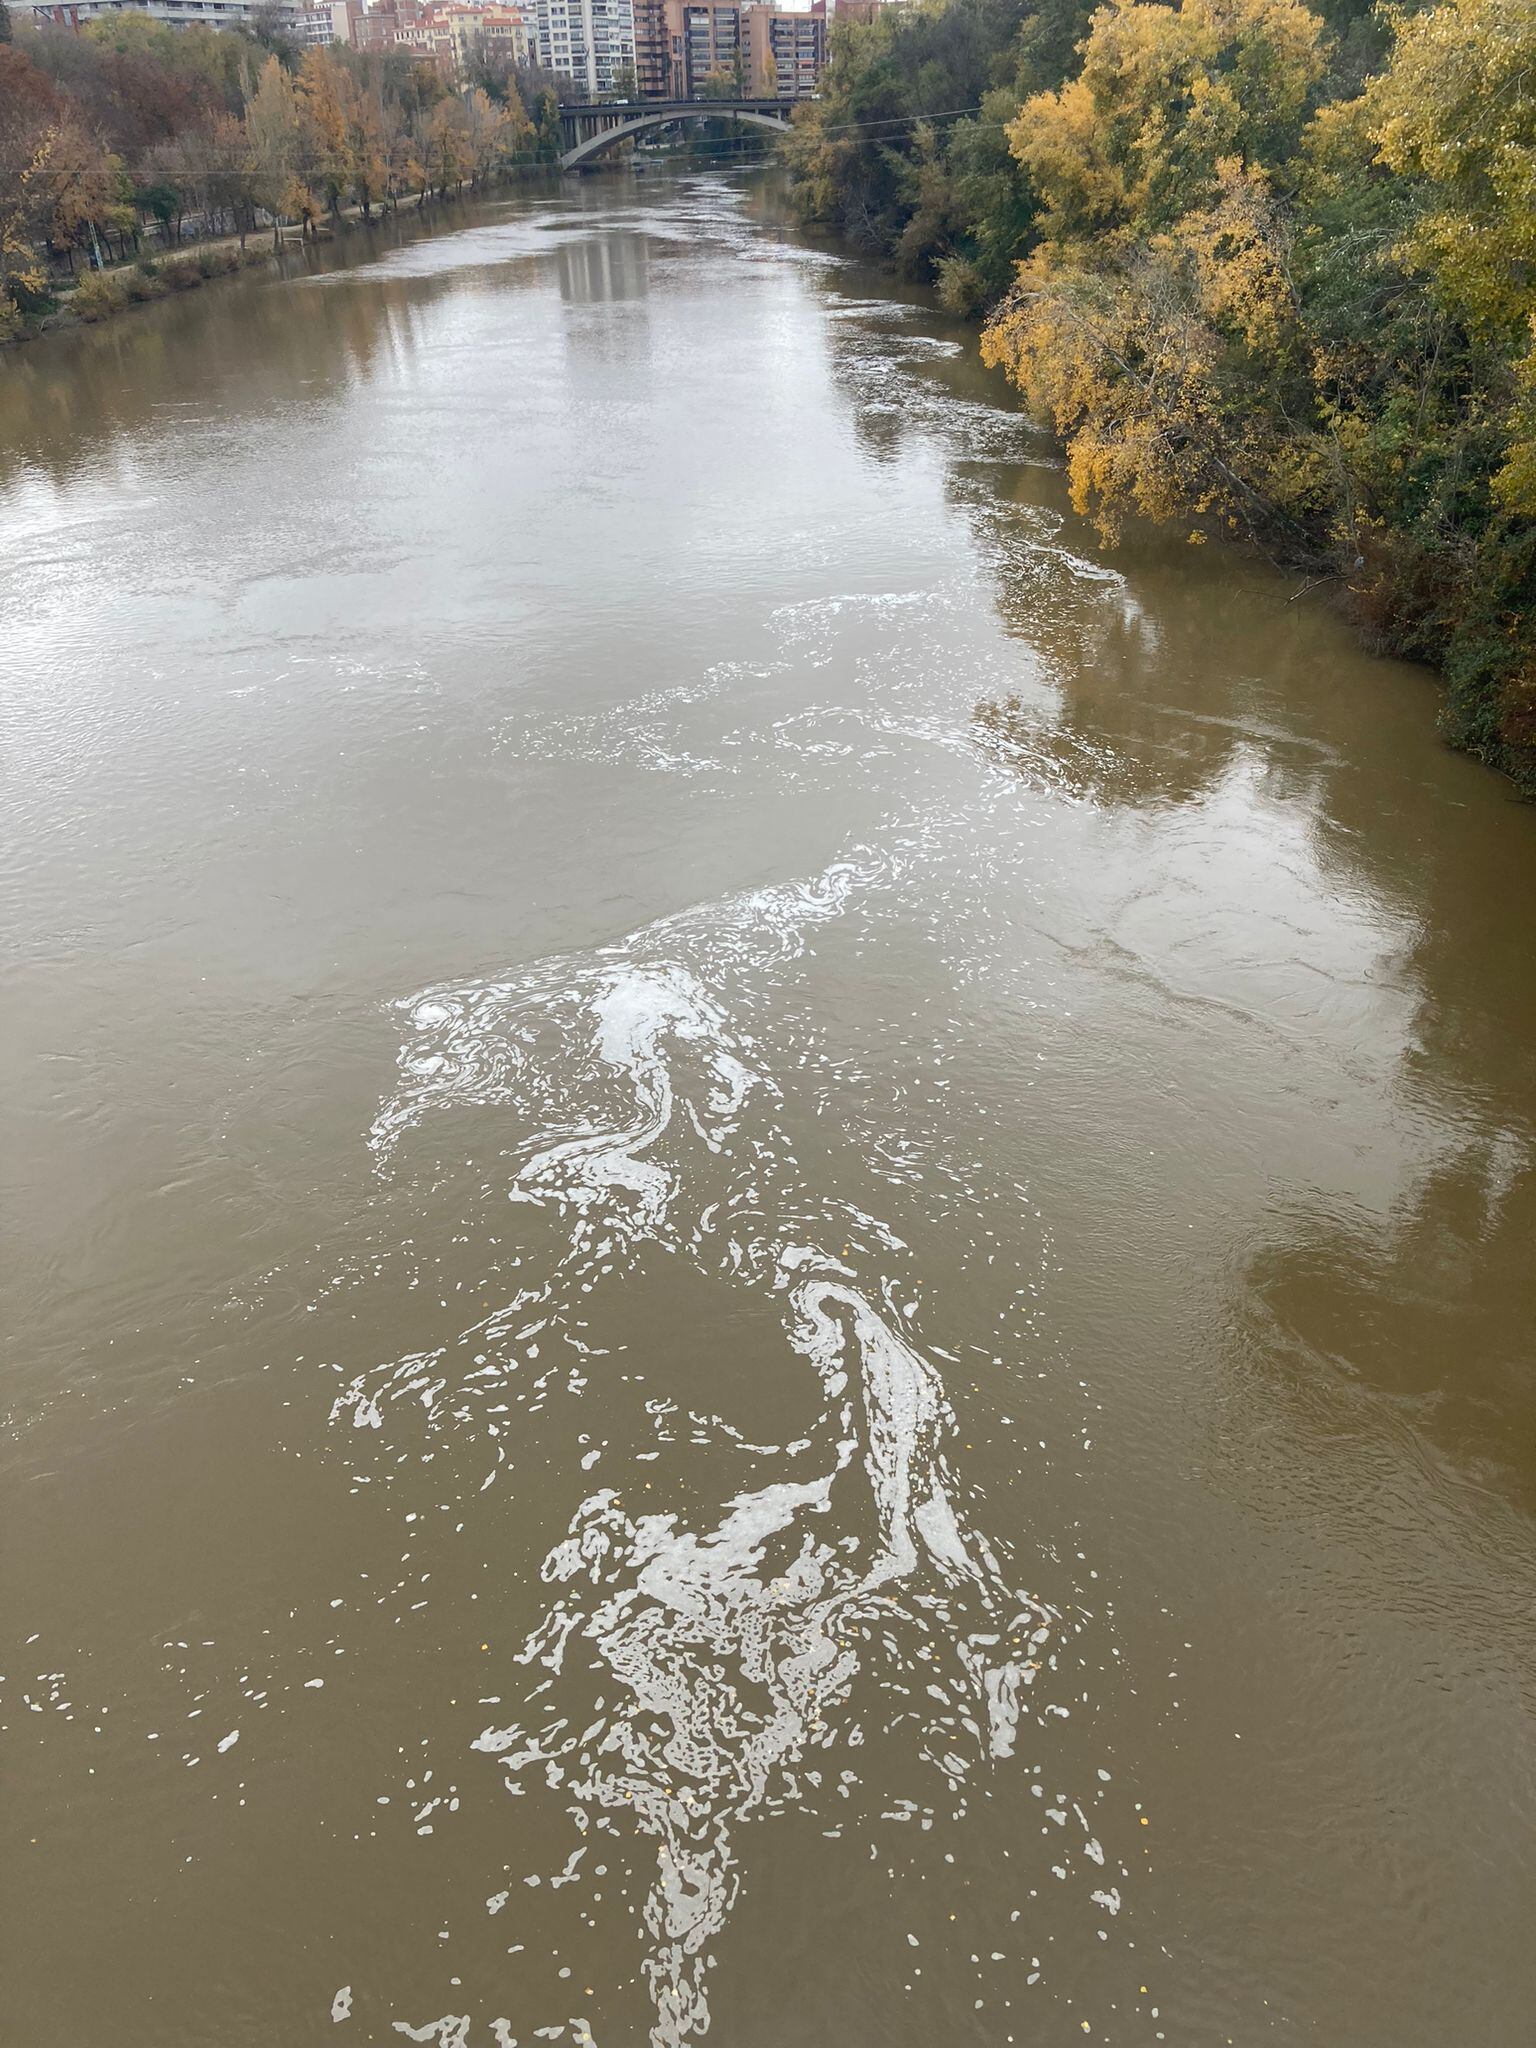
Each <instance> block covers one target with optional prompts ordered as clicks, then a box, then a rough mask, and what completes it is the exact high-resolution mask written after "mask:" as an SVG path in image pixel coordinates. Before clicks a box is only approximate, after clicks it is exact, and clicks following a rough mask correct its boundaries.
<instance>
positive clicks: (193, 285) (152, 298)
mask: <svg viewBox="0 0 1536 2048" xmlns="http://www.w3.org/2000/svg"><path fill="white" fill-rule="evenodd" d="M548 175H549V167H548V165H545V164H529V165H521V164H520V165H514V166H510V167H509V168H508V169H507V170H506V171H505V172H504V173H503V174H502V175H501V177H499V178H498V179H497V180H496V183H498V184H511V183H513V182H518V181H521V180H522V179H525V178H527V177H529V176H546V177H547V176H548ZM484 196H485V195H484V192H483V190H478V189H475V188H471V189H469V190H467V191H465V192H462V193H457V192H437V193H426V192H411V193H407V194H406V195H405V196H404V197H403V198H401V199H399V200H396V201H393V202H391V203H390V204H389V205H387V206H375V207H373V208H372V209H371V210H370V211H369V212H368V213H366V214H365V213H364V212H363V209H362V208H361V207H360V206H348V207H343V208H342V209H341V211H340V212H339V213H336V214H332V215H330V216H329V217H328V218H327V219H325V220H324V221H321V222H319V223H317V224H316V225H315V226H314V227H312V228H310V229H304V230H301V229H298V228H295V227H291V226H284V227H280V228H279V229H278V230H277V233H276V235H275V236H274V234H273V231H272V230H271V229H270V228H263V229H260V230H256V231H253V232H252V233H249V234H246V235H220V236H217V237H213V238H210V239H209V240H208V241H206V242H198V243H196V244H194V245H193V246H192V247H190V248H188V249H185V250H178V251H176V252H174V253H172V254H167V255H163V256H162V255H156V254H154V253H153V252H148V253H146V254H144V255H142V256H140V257H138V258H136V259H135V260H134V261H133V262H131V263H115V264H111V265H108V266H106V267H104V268H103V269H101V270H93V271H90V272H88V273H87V275H86V276H84V277H83V278H82V279H81V280H80V282H79V283H78V284H77V285H75V286H74V287H73V288H72V289H70V290H68V291H64V292H60V293H59V294H58V295H57V298H56V300H55V302H54V304H53V305H51V306H50V307H49V308H48V310H47V311H46V312H43V313H40V314H38V315H36V316H35V317H30V316H23V324H22V325H21V326H20V327H18V328H17V329H16V330H15V331H13V332H11V333H4V332H0V348H6V347H18V346H20V344H22V343H23V342H28V341H37V340H41V339H42V338H43V337H44V336H46V335H50V334H59V333H68V332H70V331H71V330H73V329H74V328H77V327H95V326H99V325H101V323H102V322H103V321H107V320H114V319H116V318H117V317H118V316H119V315H121V314H123V313H129V312H132V311H133V310H134V309H135V308H136V307H139V306H150V305H154V304H155V303H156V302H157V301H159V300H161V299H165V298H171V297H174V296H175V295H176V294H177V293H179V292H188V291H196V290H198V289H199V288H200V287H201V286H202V285H205V284H210V283H213V282H215V281H216V280H217V279H219V278H225V277H235V276H239V275H241V274H242V273H244V272H246V271H250V270H260V269H263V268H265V267H266V266H268V265H269V264H271V263H272V262H274V261H275V260H276V258H277V256H278V254H279V252H280V250H281V249H282V248H283V247H286V246H291V245H293V244H297V243H301V242H303V243H310V244H313V243H316V242H326V241H333V240H335V239H336V238H337V236H338V235H348V234H351V233H354V232H355V231H357V230H359V229H368V228H376V227H379V226H382V225H384V224H385V223H388V222H392V221H396V220H398V219H400V218H401V216H402V215H408V214H418V213H422V212H424V211H425V210H426V209H427V208H429V207H436V206H440V205H460V204H463V203H464V202H465V201H466V200H469V199H472V198H483V197H484Z"/></svg>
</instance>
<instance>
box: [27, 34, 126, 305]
mask: <svg viewBox="0 0 1536 2048" xmlns="http://www.w3.org/2000/svg"><path fill="white" fill-rule="evenodd" d="M125 197H126V195H125V192H124V189H123V179H122V173H121V166H120V165H119V164H118V163H117V161H116V159H115V158H113V157H112V156H111V155H110V154H109V152H108V151H107V150H105V149H104V148H103V147H102V145H101V143H100V141H99V139H98V138H97V137H96V136H94V135H93V134H91V133H90V131H89V130H88V129H87V128H86V127H85V125H84V123H83V122H82V121H81V120H80V119H79V117H78V116H77V115H76V114H75V113H74V112H73V111H72V110H71V109H70V108H69V106H68V105H67V104H66V103H65V102H64V101H63V100H62V99H61V98H60V96H59V94H58V93H57V92H56V91H55V90H54V88H53V86H52V85H51V84H50V82H49V81H48V79H47V78H45V77H44V76H43V74H42V72H41V71H39V69H38V68H37V66H36V65H35V64H33V63H32V61H31V59H30V58H29V57H28V56H27V55H26V54H25V52H23V51H22V50H21V49H19V48H18V47H17V45H16V44H15V43H14V42H11V43H0V333H4V332H6V331H8V330H12V329H14V327H15V325H16V319H17V314H18V310H19V309H22V308H25V307H26V306H28V305H29V304H31V303H32V302H33V301H34V300H36V299H37V298H39V297H40V296H41V295H42V294H44V293H45V292H46V290H47V286H48V266H47V263H46V261H45V259H44V257H43V254H42V251H41V247H40V245H41V244H42V243H44V242H54V243H58V244H62V245H64V246H66V247H71V248H72V247H73V246H75V245H76V244H78V243H79V242H80V241H82V240H83V239H85V238H87V237H88V236H90V235H91V234H92V232H93V231H94V229H95V228H97V227H98V226H106V225H109V224H112V225H116V224H119V223H121V222H122V221H124V220H126V219H129V218H131V214H130V213H129V212H128V211H127V209H126V207H125V205H124V201H125Z"/></svg>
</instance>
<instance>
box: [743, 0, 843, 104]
mask: <svg viewBox="0 0 1536 2048" xmlns="http://www.w3.org/2000/svg"><path fill="white" fill-rule="evenodd" d="M746 13H747V29H748V40H749V47H750V51H751V63H750V67H749V87H748V89H749V90H750V91H751V92H752V93H753V94H754V95H755V96H757V97H759V98H762V99H774V98H778V99H781V100H808V99H809V98H810V97H811V95H812V93H814V92H815V90H816V81H817V80H818V79H819V78H820V76H821V74H822V71H823V69H824V68H825V66H826V61H827V16H826V10H825V8H824V7H823V8H816V9H813V10H812V11H811V12H810V13H809V14H796V13H792V12H791V11H790V10H789V9H788V8H783V7H749V8H748V9H747V11H746Z"/></svg>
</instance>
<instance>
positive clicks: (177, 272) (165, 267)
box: [160, 256, 203, 292]
mask: <svg viewBox="0 0 1536 2048" xmlns="http://www.w3.org/2000/svg"><path fill="white" fill-rule="evenodd" d="M160 275H161V276H162V277H163V278H164V279H165V281H166V283H167V284H168V285H169V286H170V288H171V290H172V291H173V292H190V291H194V290H195V289H196V288H197V286H198V285H200V284H201V283H202V281H203V273H202V270H201V268H200V267H199V264H198V260H197V258H196V257H195V256H173V257H172V258H171V259H170V261H169V262H167V263H165V264H162V266H161V269H160Z"/></svg>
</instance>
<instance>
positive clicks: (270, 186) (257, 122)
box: [245, 57, 307, 246]
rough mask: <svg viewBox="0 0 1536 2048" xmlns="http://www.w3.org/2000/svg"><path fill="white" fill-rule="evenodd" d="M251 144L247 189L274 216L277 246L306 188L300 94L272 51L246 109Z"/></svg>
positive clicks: (302, 204)
mask: <svg viewBox="0 0 1536 2048" xmlns="http://www.w3.org/2000/svg"><path fill="white" fill-rule="evenodd" d="M245 133H246V141H247V143H248V144H249V147H250V163H251V190H252V192H253V194H254V196H255V199H256V203H257V205H258V206H262V207H264V208H265V209H266V211H267V212H268V213H269V214H270V215H271V217H272V240H273V244H274V246H275V244H276V242H277V240H278V230H279V227H280V225H281V223H282V222H283V221H284V220H287V219H288V218H289V217H290V216H292V215H294V214H300V215H302V214H303V212H304V207H305V199H306V196H307V195H306V193H305V190H304V186H303V184H302V182H301V180H300V177H299V100H298V94H297V93H296V92H295V90H294V85H293V80H292V79H291V78H290V76H289V75H288V73H287V72H286V71H285V70H284V69H283V66H282V64H281V62H280V61H279V60H278V59H277V58H276V57H268V59H267V61H266V63H265V64H264V65H263V66H262V68H261V77H260V79H259V81H258V83H257V86H256V90H255V92H254V93H253V94H252V95H251V103H250V105H249V106H248V107H247V108H246V111H245Z"/></svg>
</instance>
